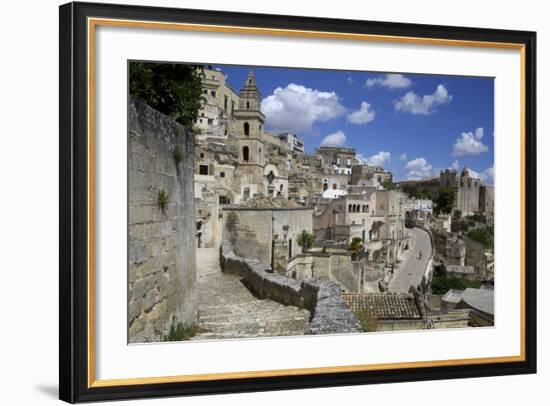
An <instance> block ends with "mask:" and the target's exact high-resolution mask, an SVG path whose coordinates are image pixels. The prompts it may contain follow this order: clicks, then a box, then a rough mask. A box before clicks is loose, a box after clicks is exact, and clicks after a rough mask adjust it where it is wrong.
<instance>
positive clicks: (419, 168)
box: [405, 158, 434, 179]
mask: <svg viewBox="0 0 550 406" xmlns="http://www.w3.org/2000/svg"><path fill="white" fill-rule="evenodd" d="M405 169H406V170H407V171H408V172H407V178H408V179H423V178H427V177H430V176H432V175H433V172H434V171H433V168H432V166H431V165H430V164H429V163H428V161H426V159H424V158H416V159H413V160H412V161H409V162H407V165H405Z"/></svg>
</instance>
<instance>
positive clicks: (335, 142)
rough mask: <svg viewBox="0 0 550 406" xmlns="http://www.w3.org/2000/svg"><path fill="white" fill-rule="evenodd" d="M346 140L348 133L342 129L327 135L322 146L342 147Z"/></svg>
mask: <svg viewBox="0 0 550 406" xmlns="http://www.w3.org/2000/svg"><path fill="white" fill-rule="evenodd" d="M345 142H346V135H345V134H344V133H343V132H342V131H336V132H335V133H332V134H329V135H327V136H326V137H325V138H323V141H321V146H322V147H341V146H342V145H344V144H345Z"/></svg>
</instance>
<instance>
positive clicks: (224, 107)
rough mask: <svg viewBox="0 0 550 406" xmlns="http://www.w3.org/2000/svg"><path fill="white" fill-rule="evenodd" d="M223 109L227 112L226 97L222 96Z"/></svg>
mask: <svg viewBox="0 0 550 406" xmlns="http://www.w3.org/2000/svg"><path fill="white" fill-rule="evenodd" d="M223 109H224V110H225V111H227V95H224V96H223Z"/></svg>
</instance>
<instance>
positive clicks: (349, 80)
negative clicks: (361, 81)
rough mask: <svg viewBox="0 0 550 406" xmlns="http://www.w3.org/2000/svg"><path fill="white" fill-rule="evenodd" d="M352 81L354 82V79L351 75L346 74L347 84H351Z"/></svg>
mask: <svg viewBox="0 0 550 406" xmlns="http://www.w3.org/2000/svg"><path fill="white" fill-rule="evenodd" d="M353 82H355V80H353V77H352V76H348V85H353Z"/></svg>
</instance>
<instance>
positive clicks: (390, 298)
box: [342, 293, 421, 320]
mask: <svg viewBox="0 0 550 406" xmlns="http://www.w3.org/2000/svg"><path fill="white" fill-rule="evenodd" d="M342 298H343V299H344V301H345V302H346V304H347V305H348V306H349V308H350V309H351V310H352V311H353V312H358V311H362V310H369V311H370V312H371V313H372V314H373V316H374V317H376V318H377V319H378V320H407V319H420V318H421V316H420V312H419V310H418V307H417V306H416V303H415V301H414V298H413V297H412V296H411V295H409V294H406V293H399V294H398V293H342Z"/></svg>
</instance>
